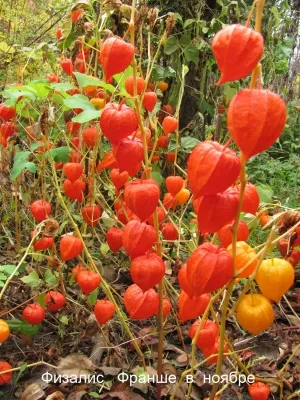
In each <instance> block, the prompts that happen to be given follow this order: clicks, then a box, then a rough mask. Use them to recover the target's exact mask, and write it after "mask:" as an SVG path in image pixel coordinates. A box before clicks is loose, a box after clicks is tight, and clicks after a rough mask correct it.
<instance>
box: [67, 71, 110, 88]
mask: <svg viewBox="0 0 300 400" xmlns="http://www.w3.org/2000/svg"><path fill="white" fill-rule="evenodd" d="M74 75H75V76H76V79H77V82H78V86H79V88H80V89H81V88H83V87H86V86H98V87H102V88H103V89H105V90H107V91H108V92H111V93H112V92H113V91H114V90H115V87H114V86H113V85H110V84H108V83H105V82H104V81H101V80H100V79H98V78H91V77H90V76H89V75H86V74H81V73H80V72H74Z"/></svg>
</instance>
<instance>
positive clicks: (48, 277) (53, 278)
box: [44, 269, 59, 286]
mask: <svg viewBox="0 0 300 400" xmlns="http://www.w3.org/2000/svg"><path fill="white" fill-rule="evenodd" d="M44 281H45V282H46V284H47V285H49V286H55V285H57V284H58V282H59V273H58V272H56V271H54V272H52V271H51V269H46V271H45V274H44Z"/></svg>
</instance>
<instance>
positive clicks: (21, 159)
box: [10, 151, 37, 181]
mask: <svg viewBox="0 0 300 400" xmlns="http://www.w3.org/2000/svg"><path fill="white" fill-rule="evenodd" d="M30 154H31V152H30V151H20V152H19V153H16V155H15V159H14V165H13V168H12V170H11V173H10V177H11V179H12V180H13V181H14V180H15V179H17V177H18V176H19V175H20V174H21V173H22V171H24V169H28V171H30V172H32V173H33V174H34V173H35V172H37V166H36V165H35V164H34V163H33V162H31V161H27V160H28V157H29V155H30Z"/></svg>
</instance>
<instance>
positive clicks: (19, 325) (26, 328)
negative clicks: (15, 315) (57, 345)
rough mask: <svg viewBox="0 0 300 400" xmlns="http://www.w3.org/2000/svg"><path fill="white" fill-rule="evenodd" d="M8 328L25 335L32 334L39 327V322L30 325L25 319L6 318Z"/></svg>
mask: <svg viewBox="0 0 300 400" xmlns="http://www.w3.org/2000/svg"><path fill="white" fill-rule="evenodd" d="M6 322H7V324H8V326H9V328H10V330H12V331H17V332H19V333H21V334H23V335H26V336H29V337H31V336H34V335H36V334H37V333H38V331H39V330H40V329H41V324H39V325H30V324H29V323H28V322H26V321H21V320H19V319H10V320H6Z"/></svg>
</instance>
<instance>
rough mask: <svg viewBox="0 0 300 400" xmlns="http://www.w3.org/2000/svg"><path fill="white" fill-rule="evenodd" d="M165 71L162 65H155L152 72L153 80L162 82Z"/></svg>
mask: <svg viewBox="0 0 300 400" xmlns="http://www.w3.org/2000/svg"><path fill="white" fill-rule="evenodd" d="M164 72H165V69H164V68H163V67H162V66H160V65H155V66H154V68H153V71H152V79H153V80H154V81H155V82H159V81H162V80H163V79H164Z"/></svg>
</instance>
